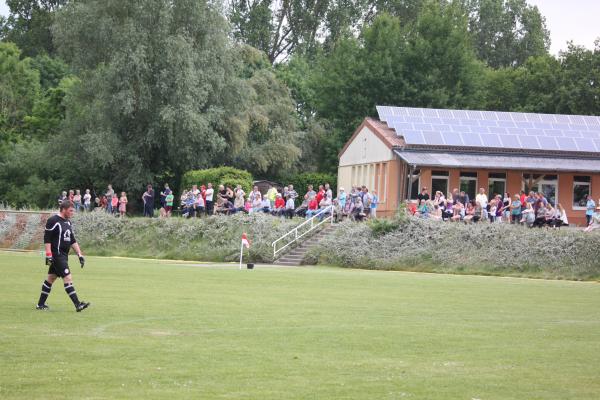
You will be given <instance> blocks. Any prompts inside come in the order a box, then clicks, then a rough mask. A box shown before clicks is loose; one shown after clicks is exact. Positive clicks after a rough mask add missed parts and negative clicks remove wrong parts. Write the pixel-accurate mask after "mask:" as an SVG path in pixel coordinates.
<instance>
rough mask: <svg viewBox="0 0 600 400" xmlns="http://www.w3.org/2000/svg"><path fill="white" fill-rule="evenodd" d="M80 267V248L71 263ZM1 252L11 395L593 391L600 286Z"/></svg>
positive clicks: (0, 380) (488, 395)
mask: <svg viewBox="0 0 600 400" xmlns="http://www.w3.org/2000/svg"><path fill="white" fill-rule="evenodd" d="M72 261H73V263H74V262H75V259H74V258H73V259H72ZM41 264H42V261H41V257H40V256H39V255H32V254H9V253H0V271H1V272H2V275H3V279H2V280H1V281H0V372H1V373H0V398H1V399H59V398H60V399H65V398H67V399H106V398H118V399H140V398H144V399H165V398H171V399H180V398H184V399H185V398H188V399H399V398H408V399H427V400H433V399H467V400H471V399H481V400H489V399H502V400H506V399H560V400H565V399H598V398H600V379H599V377H600V285H598V284H597V283H589V282H587V283H586V282H583V283H582V282H567V281H543V280H527V279H515V278H495V277H476V276H455V275H434V274H417V273H402V272H382V271H361V270H347V269H333V268H323V267H318V268H297V269H285V268H263V269H261V268H258V269H256V270H254V271H248V270H244V271H239V270H237V268H235V267H234V266H224V267H223V266H221V267H198V266H193V265H185V264H176V263H174V262H159V261H150V260H130V259H111V258H90V259H89V260H88V265H87V266H86V268H85V270H83V271H81V270H80V269H79V268H76V270H75V271H74V279H75V287H76V288H77V292H78V294H79V295H80V297H81V298H83V299H85V300H89V301H91V302H92V307H91V308H90V309H88V310H86V311H84V312H83V313H80V314H78V313H75V312H74V310H73V307H72V305H71V304H70V302H69V300H68V298H67V296H66V294H65V293H64V290H63V289H62V284H61V283H60V282H57V284H55V287H54V288H53V292H52V294H51V295H50V299H49V301H48V303H49V304H50V306H52V310H51V311H50V312H36V311H34V310H33V304H34V302H35V301H36V300H37V296H38V294H39V288H40V285H41V282H42V280H43V278H44V272H45V271H44V267H43V266H42V265H41Z"/></svg>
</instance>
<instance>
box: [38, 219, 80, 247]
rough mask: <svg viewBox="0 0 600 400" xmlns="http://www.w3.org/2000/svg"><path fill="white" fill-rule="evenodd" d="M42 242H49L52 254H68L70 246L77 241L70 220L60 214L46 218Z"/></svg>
mask: <svg viewBox="0 0 600 400" xmlns="http://www.w3.org/2000/svg"><path fill="white" fill-rule="evenodd" d="M44 243H50V245H51V246H50V247H51V249H52V255H53V256H55V257H56V256H61V255H62V256H68V255H69V250H70V249H71V246H72V245H74V244H75V243H77V241H76V240H75V235H74V234H73V229H72V227H71V221H68V220H66V219H64V218H63V217H61V216H60V215H54V216H52V217H50V218H48V221H47V222H46V231H45V232H44Z"/></svg>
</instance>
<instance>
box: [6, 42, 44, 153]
mask: <svg viewBox="0 0 600 400" xmlns="http://www.w3.org/2000/svg"><path fill="white" fill-rule="evenodd" d="M39 95H40V77H39V73H38V72H37V71H36V70H35V69H33V68H32V67H31V59H29V58H25V59H23V60H21V52H20V50H19V49H18V48H17V46H15V45H14V44H13V43H2V42H0V158H1V156H2V147H3V146H4V145H6V144H7V143H8V142H16V141H19V140H20V139H22V137H23V125H24V120H25V117H26V116H27V115H29V114H31V111H32V110H33V106H34V104H35V102H36V100H37V99H38V97H39Z"/></svg>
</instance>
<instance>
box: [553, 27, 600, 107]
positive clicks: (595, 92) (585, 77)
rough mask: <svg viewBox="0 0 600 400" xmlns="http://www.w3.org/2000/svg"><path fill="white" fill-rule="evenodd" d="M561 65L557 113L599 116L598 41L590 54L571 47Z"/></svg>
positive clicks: (599, 49) (571, 45) (580, 48)
mask: <svg viewBox="0 0 600 400" xmlns="http://www.w3.org/2000/svg"><path fill="white" fill-rule="evenodd" d="M560 61H561V66H562V71H563V74H562V77H561V78H562V82H561V88H560V91H559V100H558V105H557V108H558V111H560V112H562V113H565V114H584V115H600V39H598V40H596V42H595V47H594V49H592V50H590V49H586V48H584V47H581V46H576V45H574V44H573V43H570V44H569V47H568V49H567V51H565V52H562V53H561V54H560Z"/></svg>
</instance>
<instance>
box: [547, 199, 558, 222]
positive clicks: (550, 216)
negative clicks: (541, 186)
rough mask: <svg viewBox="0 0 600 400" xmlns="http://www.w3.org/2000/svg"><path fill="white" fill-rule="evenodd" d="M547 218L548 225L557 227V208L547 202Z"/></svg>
mask: <svg viewBox="0 0 600 400" xmlns="http://www.w3.org/2000/svg"><path fill="white" fill-rule="evenodd" d="M545 218H546V226H547V227H551V228H556V220H557V218H556V210H555V209H554V207H552V204H550V203H546V207H545Z"/></svg>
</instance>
